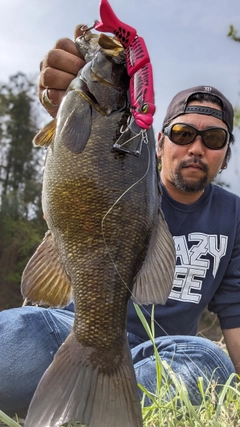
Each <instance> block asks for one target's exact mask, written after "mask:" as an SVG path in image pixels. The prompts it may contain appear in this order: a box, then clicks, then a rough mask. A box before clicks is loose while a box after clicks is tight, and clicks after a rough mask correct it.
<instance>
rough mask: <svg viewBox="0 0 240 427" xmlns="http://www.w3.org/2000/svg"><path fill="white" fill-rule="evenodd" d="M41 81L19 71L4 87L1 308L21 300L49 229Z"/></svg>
mask: <svg viewBox="0 0 240 427" xmlns="http://www.w3.org/2000/svg"><path fill="white" fill-rule="evenodd" d="M37 104H38V99H37V93H36V85H35V84H34V83H32V82H31V81H30V80H29V79H28V78H27V76H26V75H24V74H22V73H18V74H16V75H14V76H11V77H10V78H9V82H8V84H3V85H1V86H0V309H1V308H5V307H11V306H15V305H19V304H21V303H22V297H21V295H20V280H21V274H22V271H23V268H24V266H25V265H26V263H27V261H28V260H29V258H30V257H31V255H32V254H33V252H34V250H35V249H36V247H37V246H38V244H39V242H40V241H41V239H42V237H43V235H44V232H45V230H46V225H45V222H44V220H43V218H42V208H41V186H42V183H41V181H42V173H41V165H42V164H43V154H44V153H43V150H39V149H36V148H34V147H33V145H32V139H33V137H34V135H35V134H36V132H37V129H38V121H39V115H40V113H39V108H38V107H37Z"/></svg>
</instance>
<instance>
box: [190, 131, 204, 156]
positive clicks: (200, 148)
mask: <svg viewBox="0 0 240 427" xmlns="http://www.w3.org/2000/svg"><path fill="white" fill-rule="evenodd" d="M204 152H205V146H204V144H203V141H202V137H201V136H200V135H198V136H197V137H196V138H195V139H194V141H193V142H192V143H191V144H190V145H189V146H188V153H189V155H190V156H196V157H203V155H204Z"/></svg>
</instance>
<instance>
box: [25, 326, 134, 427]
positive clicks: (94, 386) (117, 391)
mask: <svg viewBox="0 0 240 427" xmlns="http://www.w3.org/2000/svg"><path fill="white" fill-rule="evenodd" d="M94 352H96V349H93V348H91V347H84V346H82V345H81V344H80V343H79V342H78V341H77V340H76V338H75V336H74V334H73V332H72V333H71V334H70V335H69V337H68V338H67V340H66V341H65V343H64V344H63V345H62V346H61V347H60V349H59V350H58V352H57V354H56V356H55V358H54V361H53V363H52V364H51V365H50V367H49V368H48V369H47V371H46V372H45V374H44V375H43V377H42V379H41V381H40V383H39V385H38V388H37V390H36V392H35V394H34V396H33V399H32V402H31V404H30V407H29V410H28V414H27V417H26V420H25V423H24V427H33V426H34V427H59V426H62V425H63V424H65V423H67V422H71V421H72V422H73V421H78V422H80V423H81V424H84V425H86V426H87V427H113V426H114V427H142V416H141V407H140V400H139V395H138V390H137V383H136V378H135V373H134V369H133V364H132V358H131V353H130V350H129V347H128V344H127V339H126V342H125V345H124V352H123V357H122V358H118V357H115V359H114V360H112V363H110V364H109V366H107V367H106V369H105V368H103V367H102V366H100V365H97V363H96V356H94V354H93V353H94ZM93 356H94V357H93ZM116 359H117V360H116ZM98 360H99V362H100V361H101V360H105V357H104V354H102V353H101V354H99V358H98Z"/></svg>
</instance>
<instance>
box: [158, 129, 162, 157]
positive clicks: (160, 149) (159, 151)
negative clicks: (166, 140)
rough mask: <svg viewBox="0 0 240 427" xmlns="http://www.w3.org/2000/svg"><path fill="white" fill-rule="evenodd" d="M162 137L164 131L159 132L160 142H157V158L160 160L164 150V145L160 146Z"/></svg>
mask: <svg viewBox="0 0 240 427" xmlns="http://www.w3.org/2000/svg"><path fill="white" fill-rule="evenodd" d="M161 137H162V132H159V133H158V143H157V158H158V159H159V160H160V159H161V152H162V147H160V140H161Z"/></svg>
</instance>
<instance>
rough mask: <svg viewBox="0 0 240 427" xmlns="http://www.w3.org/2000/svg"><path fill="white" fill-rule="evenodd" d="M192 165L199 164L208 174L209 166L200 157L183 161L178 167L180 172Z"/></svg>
mask: <svg viewBox="0 0 240 427" xmlns="http://www.w3.org/2000/svg"><path fill="white" fill-rule="evenodd" d="M192 164H197V165H199V167H200V168H201V169H202V170H203V171H204V172H208V169H209V168H208V166H207V165H206V164H205V163H204V162H203V161H202V160H201V159H199V158H198V157H192V158H191V159H189V160H182V161H181V162H180V163H179V165H178V170H180V169H183V168H186V167H188V166H190V165H192Z"/></svg>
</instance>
